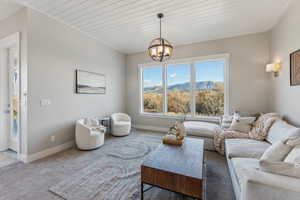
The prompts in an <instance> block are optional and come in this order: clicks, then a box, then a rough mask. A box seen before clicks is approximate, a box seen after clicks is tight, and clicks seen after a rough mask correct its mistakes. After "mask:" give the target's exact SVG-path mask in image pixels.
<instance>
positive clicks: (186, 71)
mask: <svg viewBox="0 0 300 200" xmlns="http://www.w3.org/2000/svg"><path fill="white" fill-rule="evenodd" d="M167 77H168V85H174V84H179V83H186V82H188V81H189V80H190V65H176V66H174V65H170V66H169V67H168V71H167ZM223 80H224V62H223V61H211V62H205V63H199V64H196V81H197V82H198V81H223ZM161 84H162V68H158V67H156V68H146V69H144V86H145V87H152V86H157V85H161Z"/></svg>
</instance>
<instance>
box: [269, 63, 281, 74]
mask: <svg viewBox="0 0 300 200" xmlns="http://www.w3.org/2000/svg"><path fill="white" fill-rule="evenodd" d="M280 70H281V63H271V64H267V66H266V72H273V73H274V77H277V76H278V75H279V71H280Z"/></svg>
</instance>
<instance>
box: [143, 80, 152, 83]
mask: <svg viewBox="0 0 300 200" xmlns="http://www.w3.org/2000/svg"><path fill="white" fill-rule="evenodd" d="M144 82H145V83H152V80H144Z"/></svg>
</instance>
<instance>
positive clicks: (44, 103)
mask: <svg viewBox="0 0 300 200" xmlns="http://www.w3.org/2000/svg"><path fill="white" fill-rule="evenodd" d="M50 104H51V100H50V99H41V106H49V105H50Z"/></svg>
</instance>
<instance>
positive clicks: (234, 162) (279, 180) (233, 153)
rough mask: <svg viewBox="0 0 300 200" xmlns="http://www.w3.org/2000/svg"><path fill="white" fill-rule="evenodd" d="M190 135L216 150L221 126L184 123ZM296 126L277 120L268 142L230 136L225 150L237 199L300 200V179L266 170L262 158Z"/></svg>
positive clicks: (270, 130) (208, 148)
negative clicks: (260, 163)
mask: <svg viewBox="0 0 300 200" xmlns="http://www.w3.org/2000/svg"><path fill="white" fill-rule="evenodd" d="M184 125H185V127H186V131H187V134H188V135H189V136H196V137H200V138H202V139H204V143H205V149H206V150H214V145H213V136H214V134H215V133H216V131H217V130H218V129H220V125H217V124H214V123H208V122H192V121H188V122H185V123H184ZM292 129H296V127H294V126H292V125H289V124H288V123H286V122H285V121H283V120H277V121H276V122H275V123H274V124H273V125H272V127H271V128H270V129H269V132H268V136H267V138H266V140H265V141H259V140H253V139H226V140H225V151H226V159H227V163H228V168H229V172H230V176H231V180H232V184H233V188H234V193H235V197H236V200H300V179H299V178H293V177H288V176H282V175H277V174H272V173H266V172H263V171H260V169H259V159H260V157H261V156H262V154H263V153H264V152H265V151H266V149H267V148H268V147H270V146H271V145H272V144H274V143H275V142H277V141H279V140H282V139H283V138H285V137H287V136H288V135H289V133H290V132H291V131H290V130H292Z"/></svg>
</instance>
